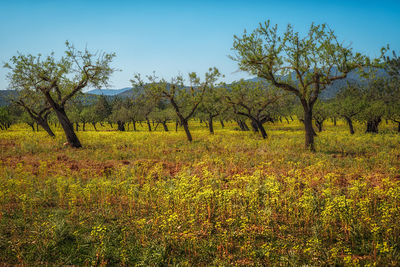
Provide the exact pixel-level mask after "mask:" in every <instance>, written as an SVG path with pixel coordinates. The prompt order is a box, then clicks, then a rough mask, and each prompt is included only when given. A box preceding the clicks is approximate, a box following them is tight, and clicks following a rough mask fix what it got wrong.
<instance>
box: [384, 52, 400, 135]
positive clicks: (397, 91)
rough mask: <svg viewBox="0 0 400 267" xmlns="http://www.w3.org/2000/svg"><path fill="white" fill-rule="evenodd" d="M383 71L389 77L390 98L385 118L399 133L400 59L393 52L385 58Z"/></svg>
mask: <svg viewBox="0 0 400 267" xmlns="http://www.w3.org/2000/svg"><path fill="white" fill-rule="evenodd" d="M385 70H386V72H387V73H388V74H389V76H390V81H389V84H388V85H389V88H390V91H391V94H392V97H391V98H390V99H389V101H388V105H387V109H386V117H387V118H388V119H390V120H392V121H393V122H395V123H397V131H398V132H399V133H400V57H398V56H397V54H396V52H395V51H393V55H392V56H391V57H389V56H386V57H385Z"/></svg>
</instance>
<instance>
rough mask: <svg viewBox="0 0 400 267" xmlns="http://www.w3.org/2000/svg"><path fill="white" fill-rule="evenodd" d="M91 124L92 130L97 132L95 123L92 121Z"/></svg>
mask: <svg viewBox="0 0 400 267" xmlns="http://www.w3.org/2000/svg"><path fill="white" fill-rule="evenodd" d="M92 125H93V128H94V130H95V131H96V132H97V128H96V123H95V122H92Z"/></svg>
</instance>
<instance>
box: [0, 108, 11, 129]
mask: <svg viewBox="0 0 400 267" xmlns="http://www.w3.org/2000/svg"><path fill="white" fill-rule="evenodd" d="M12 122H13V121H12V116H11V114H10V112H9V110H8V108H7V107H0V129H1V130H7V129H8V128H10V126H11V124H12Z"/></svg>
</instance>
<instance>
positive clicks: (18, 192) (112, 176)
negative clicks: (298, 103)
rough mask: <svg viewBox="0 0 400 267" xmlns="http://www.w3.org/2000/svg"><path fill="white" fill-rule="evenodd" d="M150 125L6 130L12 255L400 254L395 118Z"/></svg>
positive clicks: (318, 260) (54, 260) (0, 188)
mask: <svg viewBox="0 0 400 267" xmlns="http://www.w3.org/2000/svg"><path fill="white" fill-rule="evenodd" d="M144 126H145V125H143V128H140V129H139V131H138V132H132V131H129V132H117V131H114V130H112V129H111V128H109V127H108V128H107V127H105V128H102V129H100V131H99V132H95V131H93V130H92V129H91V128H90V127H87V128H88V129H89V131H86V132H82V131H80V132H78V136H79V138H80V139H81V141H82V144H83V146H84V148H83V149H73V148H69V147H65V146H63V143H64V142H65V139H64V137H63V134H62V131H61V130H60V129H58V130H57V131H56V135H57V137H56V138H55V139H52V138H50V137H47V136H46V135H45V133H44V132H43V131H40V132H38V133H34V132H32V131H31V130H29V129H28V128H27V127H25V126H24V125H22V124H20V125H14V126H12V127H11V129H10V130H9V131H1V132H0V149H1V157H0V265H1V264H2V263H5V264H22V265H31V266H37V265H95V266H104V265H126V266H132V265H139V266H149V265H150V266H154V265H178V264H179V265H182V266H186V265H222V266H224V265H238V266H240V265H243V266H244V265H284V266H286V265H294V266H298V265H308V266H320V265H370V266H373V265H379V266H399V265H400V223H399V222H400V136H399V134H397V133H396V132H394V129H395V125H391V124H385V123H382V125H381V132H382V133H380V134H375V135H373V134H364V133H363V131H362V125H357V127H356V131H357V132H356V134H355V135H354V136H350V135H349V134H348V129H347V126H346V125H345V124H344V122H339V124H338V126H333V124H332V123H328V124H327V126H326V129H325V131H323V132H322V133H319V136H318V138H317V140H316V150H317V152H316V153H312V152H308V151H306V150H304V132H303V130H302V127H301V125H300V124H299V123H298V122H291V123H290V124H287V123H275V124H273V125H272V124H268V125H266V129H267V133H268V135H269V137H268V139H267V140H263V139H262V138H261V137H260V136H259V135H258V134H255V133H252V132H241V131H238V130H237V129H235V127H236V126H235V125H234V124H229V123H228V124H227V126H226V127H225V128H224V129H222V128H221V127H220V126H219V125H216V126H215V127H216V129H215V131H216V133H215V135H210V134H209V133H208V132H207V128H206V127H205V125H204V124H203V125H200V124H199V122H198V121H192V122H191V129H192V135H193V138H194V141H193V142H192V143H188V142H187V141H186V138H185V135H184V132H183V131H182V129H179V131H178V132H175V131H171V132H168V133H166V132H162V131H156V132H147V131H145V128H144ZM115 127H116V126H115ZM173 128H174V126H173V125H171V126H170V129H173ZM130 130H131V129H130ZM159 130H160V129H159Z"/></svg>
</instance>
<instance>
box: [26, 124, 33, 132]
mask: <svg viewBox="0 0 400 267" xmlns="http://www.w3.org/2000/svg"><path fill="white" fill-rule="evenodd" d="M26 124H28V125H29V126H31V128H32V131H35V124H34V123H28V122H27V123H26Z"/></svg>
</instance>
